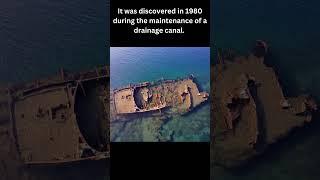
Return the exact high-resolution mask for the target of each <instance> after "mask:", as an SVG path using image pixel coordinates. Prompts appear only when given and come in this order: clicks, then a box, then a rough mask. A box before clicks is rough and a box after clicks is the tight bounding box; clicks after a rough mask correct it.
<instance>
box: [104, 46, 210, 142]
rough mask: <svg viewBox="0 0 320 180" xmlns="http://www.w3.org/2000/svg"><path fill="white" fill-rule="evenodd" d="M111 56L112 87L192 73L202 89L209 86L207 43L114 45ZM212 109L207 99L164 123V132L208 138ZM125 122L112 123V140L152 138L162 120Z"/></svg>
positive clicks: (177, 138)
mask: <svg viewBox="0 0 320 180" xmlns="http://www.w3.org/2000/svg"><path fill="white" fill-rule="evenodd" d="M110 59H111V60H110V73H111V76H110V81H111V82H110V83H111V88H113V89H114V88H119V87H123V86H126V85H128V84H130V83H139V82H145V81H156V80H160V79H161V78H164V79H176V78H182V77H186V76H188V75H190V74H193V75H194V76H195V77H196V79H197V81H198V82H199V86H200V87H201V88H202V89H203V90H205V91H207V92H209V90H210V49H209V48H207V47H202V48H192V47H169V48H162V47H161V48H160V47H159V48H154V47H152V48H151V47H148V48H141V47H139V48H135V47H130V48H127V47H126V48H121V47H112V48H111V49H110ZM209 111H210V109H209V104H208V103H207V104H206V105H204V106H202V107H200V108H199V109H198V110H197V111H195V112H194V113H191V114H190V115H188V116H186V117H180V116H177V117H174V118H173V119H171V120H170V121H169V122H167V123H166V124H165V125H163V126H161V127H162V130H161V132H162V133H164V134H168V133H169V132H170V131H175V134H174V136H173V138H174V141H208V140H209V134H210V132H209V124H210V118H209V117H210V112H209ZM124 126H125V127H123V124H121V125H119V124H117V125H114V126H113V125H111V137H112V140H114V141H153V140H154V139H153V135H154V133H157V132H152V130H153V128H152V127H158V126H159V121H158V119H157V118H137V119H134V120H132V121H130V122H128V123H126V124H125V125H124ZM120 129H121V130H120ZM148 129H152V130H148Z"/></svg>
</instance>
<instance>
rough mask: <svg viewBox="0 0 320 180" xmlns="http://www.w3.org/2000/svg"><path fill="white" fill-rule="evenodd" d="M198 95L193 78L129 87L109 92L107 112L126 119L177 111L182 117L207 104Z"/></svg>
mask: <svg viewBox="0 0 320 180" xmlns="http://www.w3.org/2000/svg"><path fill="white" fill-rule="evenodd" d="M208 96H209V94H208V93H207V92H200V90H199V88H198V86H197V84H196V83H195V79H194V77H193V76H190V77H188V78H184V79H178V80H161V81H158V82H152V83H151V82H144V83H140V84H134V85H129V86H127V87H124V88H120V89H115V90H113V91H112V97H111V106H112V107H113V108H111V110H112V111H113V112H114V113H115V114H117V115H130V114H138V113H146V112H151V111H157V110H158V111H161V109H164V108H177V109H178V111H179V112H181V113H186V112H189V111H191V110H192V109H193V108H195V107H197V106H198V105H200V104H201V103H203V102H205V101H207V100H208Z"/></svg>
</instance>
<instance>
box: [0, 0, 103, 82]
mask: <svg viewBox="0 0 320 180" xmlns="http://www.w3.org/2000/svg"><path fill="white" fill-rule="evenodd" d="M107 7H108V6H107V1H99V0H92V1H86V0H72V1H68V0H29V1H21V0H2V1H1V2H0V83H8V82H10V83H11V82H20V81H27V80H31V79H36V78H38V77H43V76H48V75H52V74H54V73H56V72H57V71H58V69H59V68H60V67H64V68H66V69H69V70H71V71H78V70H84V69H88V68H91V67H93V66H96V65H104V64H107V56H108V53H107V52H108V48H107V42H108V39H107V37H108V32H107V20H108V15H107Z"/></svg>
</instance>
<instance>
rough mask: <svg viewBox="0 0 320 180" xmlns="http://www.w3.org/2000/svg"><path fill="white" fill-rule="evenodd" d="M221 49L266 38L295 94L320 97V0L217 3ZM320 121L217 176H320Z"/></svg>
mask: <svg viewBox="0 0 320 180" xmlns="http://www.w3.org/2000/svg"><path fill="white" fill-rule="evenodd" d="M212 6H213V7H212V8H213V11H212V13H213V19H212V23H213V27H214V29H213V31H212V32H213V36H212V37H213V38H212V39H213V40H214V44H215V46H216V47H228V48H234V49H236V50H238V51H239V52H242V53H245V52H247V51H248V50H249V49H250V48H251V45H252V43H253V42H254V40H256V39H264V40H266V41H267V42H268V44H269V45H270V48H271V56H272V59H271V60H272V62H273V64H274V66H276V67H277V68H278V70H279V74H280V78H281V80H282V83H283V84H284V88H285V89H286V91H287V92H288V94H290V95H296V94H298V93H304V92H310V93H312V94H313V95H315V96H316V97H318V98H320V84H319V83H318V81H319V79H320V71H319V69H320V61H319V54H318V52H319V50H320V45H319V40H320V34H319V32H320V24H319V23H318V22H319V20H318V19H319V17H320V11H319V6H320V2H319V1H316V0H308V1H306V0H282V1H277V0H268V1H266V0H239V1H232V0H223V1H222V0H220V1H213V4H212ZM318 120H319V119H316V121H318ZM319 129H320V126H319V123H315V124H313V125H312V127H309V128H306V130H305V131H303V132H301V133H300V132H299V133H295V134H294V135H293V136H292V137H290V138H289V139H288V140H287V141H286V142H284V143H281V144H279V145H276V147H274V148H272V149H271V150H270V151H268V153H266V155H265V156H263V158H261V159H259V160H257V161H256V163H252V164H251V165H250V166H248V167H245V168H243V169H241V170H239V171H230V170H224V169H222V168H216V169H215V171H214V172H213V173H214V177H215V179H226V180H232V179H237V180H239V179H246V180H249V179H296V180H301V179H310V180H312V179H315V180H316V179H319V177H320V172H319V168H318V166H319V165H320V156H319V154H318V153H317V152H319V151H320V145H319V142H318V140H319V137H320V131H319Z"/></svg>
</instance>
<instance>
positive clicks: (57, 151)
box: [14, 86, 79, 162]
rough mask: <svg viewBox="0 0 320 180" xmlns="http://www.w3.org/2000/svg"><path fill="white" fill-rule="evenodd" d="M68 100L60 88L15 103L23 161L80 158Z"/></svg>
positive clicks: (73, 118)
mask: <svg viewBox="0 0 320 180" xmlns="http://www.w3.org/2000/svg"><path fill="white" fill-rule="evenodd" d="M70 101H71V99H70V98H69V96H68V92H67V91H66V87H64V86H61V87H58V88H55V89H51V90H46V91H45V92H39V93H37V94H33V95H32V96H29V97H24V98H22V99H20V100H17V101H16V102H15V107H14V109H15V116H14V119H15V126H16V134H17V142H18V144H19V150H20V153H21V158H22V160H23V161H25V162H50V161H59V160H65V161H67V160H73V159H76V158H79V140H78V139H79V137H78V134H79V132H78V129H77V122H76V119H75V116H74V113H73V112H72V108H71V106H70V104H71V102H70Z"/></svg>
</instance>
